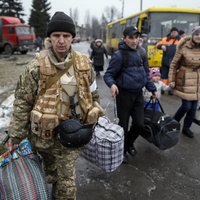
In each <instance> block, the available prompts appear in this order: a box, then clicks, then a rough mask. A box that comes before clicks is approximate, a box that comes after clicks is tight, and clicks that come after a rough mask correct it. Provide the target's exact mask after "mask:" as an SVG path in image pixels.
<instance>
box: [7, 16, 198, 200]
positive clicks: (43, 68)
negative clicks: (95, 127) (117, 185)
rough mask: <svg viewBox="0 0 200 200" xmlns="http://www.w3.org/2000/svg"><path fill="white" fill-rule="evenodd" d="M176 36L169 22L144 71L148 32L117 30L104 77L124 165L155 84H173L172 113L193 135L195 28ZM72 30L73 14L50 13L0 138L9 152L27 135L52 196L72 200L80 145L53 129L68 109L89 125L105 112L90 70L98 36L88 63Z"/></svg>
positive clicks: (96, 63) (99, 48)
mask: <svg viewBox="0 0 200 200" xmlns="http://www.w3.org/2000/svg"><path fill="white" fill-rule="evenodd" d="M183 34H184V31H181V30H178V29H177V28H176V27H173V28H172V29H171V30H170V33H169V34H168V35H167V36H166V37H164V38H163V39H162V40H161V41H160V42H158V43H157V44H156V47H157V48H158V49H160V50H162V51H163V60H162V66H161V71H159V69H154V68H152V69H151V70H149V67H148V57H147V41H148V35H147V34H144V33H143V34H141V33H140V32H139V31H138V30H137V28H136V27H134V26H129V27H126V28H125V29H124V31H123V40H122V41H121V42H120V43H119V48H118V50H117V51H116V52H115V53H114V54H113V55H112V57H111V60H110V62H109V66H108V68H107V69H106V72H105V74H104V77H103V78H104V81H105V83H106V85H107V86H108V87H109V88H110V91H111V95H112V96H113V97H116V106H117V115H118V118H119V125H120V126H121V127H123V129H124V132H125V142H124V163H127V162H128V157H129V155H131V156H134V155H135V154H136V153H137V151H136V149H135V146H134V143H135V141H136V139H137V137H138V136H139V135H140V133H141V131H142V129H143V127H144V104H145V103H146V102H147V101H148V100H149V98H150V97H151V96H152V97H153V98H160V95H161V91H162V90H164V91H171V90H173V94H175V95H177V96H179V97H180V98H181V100H182V104H181V106H180V108H179V109H178V110H177V112H176V113H175V115H174V118H175V119H176V120H177V121H180V120H181V119H182V118H183V117H184V116H186V117H185V119H184V123H183V129H182V132H183V134H185V135H186V136H188V137H190V138H192V137H194V133H193V132H192V131H191V129H190V127H191V124H192V119H193V118H194V115H195V111H196V108H197V103H198V100H199V98H200V90H199V88H198V87H199V82H200V27H199V26H198V27H195V28H194V29H193V30H192V33H191V36H190V37H185V36H182V35H183ZM75 35H76V30H75V24H74V22H73V20H72V18H71V17H70V16H68V15H66V14H65V13H63V12H56V13H55V14H54V15H53V16H52V18H51V20H50V22H49V23H48V26H47V39H46V40H45V43H44V45H45V48H44V50H42V51H40V52H39V53H37V54H36V58H34V60H33V61H32V62H30V63H29V64H28V66H27V68H26V70H25V72H24V73H23V74H22V75H21V76H20V79H19V81H18V83H17V88H16V91H15V102H14V109H13V110H14V111H13V116H12V120H11V123H10V126H9V130H8V134H9V139H8V141H7V142H6V143H5V146H6V147H7V149H8V150H9V151H12V150H13V149H15V148H16V147H17V146H18V144H19V143H20V141H22V140H23V139H24V138H25V137H28V138H29V139H30V141H31V144H32V146H33V151H34V152H37V153H39V154H41V156H42V160H43V166H44V170H45V175H46V180H47V182H48V183H51V184H53V198H54V199H57V200H58V199H60V200H61V199H70V200H75V199H76V186H75V161H76V159H77V157H78V155H79V152H80V151H81V148H79V147H74V148H68V147H65V146H63V145H62V144H61V143H60V141H59V140H58V137H56V132H55V131H54V130H55V128H56V127H58V126H59V125H60V124H61V123H62V122H63V121H65V120H68V119H71V118H72V116H73V114H74V112H75V113H76V116H78V119H79V121H80V122H81V123H82V124H95V123H96V122H97V119H98V117H99V116H102V115H104V112H103V109H102V108H101V106H100V102H99V94H98V87H97V83H96V76H99V75H100V72H101V71H103V70H104V55H105V56H106V57H108V54H107V51H106V48H105V47H104V45H103V41H102V40H101V39H95V41H94V42H93V43H92V44H91V52H90V59H91V60H92V61H91V60H90V59H89V57H87V56H85V55H84V54H82V53H80V52H76V51H74V50H73V47H72V45H71V44H72V41H73V38H74V37H75ZM181 38H182V39H181ZM95 72H96V74H95ZM52 77H53V78H52ZM161 80H162V81H161ZM163 80H169V81H168V82H169V83H168V82H167V81H166V82H164V83H163ZM73 102H74V103H73ZM72 103H73V105H72ZM72 111H73V112H72ZM130 118H131V119H132V124H131V126H129V119H130Z"/></svg>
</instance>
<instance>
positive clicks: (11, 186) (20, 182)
mask: <svg viewBox="0 0 200 200" xmlns="http://www.w3.org/2000/svg"><path fill="white" fill-rule="evenodd" d="M17 151H18V153H17V155H16V154H14V155H13V154H11V155H9V157H6V154H4V157H3V158H2V156H0V162H1V163H2V162H3V159H4V158H5V160H4V162H5V161H8V162H6V164H3V165H2V167H1V168H0V199H1V200H26V199H27V200H28V199H30V200H49V199H51V198H50V195H49V191H48V187H47V184H46V182H45V178H44V173H43V170H42V166H41V164H40V160H39V158H38V156H37V155H35V154H28V155H27V152H31V151H29V150H28V151H27V150H25V149H24V145H23V149H21V150H20V149H18V150H17ZM20 152H22V154H21V155H20ZM12 156H13V157H14V158H12Z"/></svg>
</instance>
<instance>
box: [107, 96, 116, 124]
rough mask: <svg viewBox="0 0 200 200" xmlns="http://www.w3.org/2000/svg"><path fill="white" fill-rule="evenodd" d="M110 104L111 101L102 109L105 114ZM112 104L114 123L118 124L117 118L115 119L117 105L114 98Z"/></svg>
mask: <svg viewBox="0 0 200 200" xmlns="http://www.w3.org/2000/svg"><path fill="white" fill-rule="evenodd" d="M110 104H111V100H110V101H109V102H108V103H107V105H106V108H105V109H104V110H105V112H106V111H107V108H108V106H109V105H110ZM113 104H114V120H113V121H114V123H116V124H118V123H119V118H118V117H117V105H116V97H113Z"/></svg>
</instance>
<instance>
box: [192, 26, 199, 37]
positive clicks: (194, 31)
mask: <svg viewBox="0 0 200 200" xmlns="http://www.w3.org/2000/svg"><path fill="white" fill-rule="evenodd" d="M198 33H200V26H196V27H194V28H193V29H192V36H193V35H195V34H198Z"/></svg>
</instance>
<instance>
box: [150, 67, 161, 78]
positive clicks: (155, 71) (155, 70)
mask: <svg viewBox="0 0 200 200" xmlns="http://www.w3.org/2000/svg"><path fill="white" fill-rule="evenodd" d="M154 76H161V74H160V69H159V68H156V67H155V68H150V78H153V77H154Z"/></svg>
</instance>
